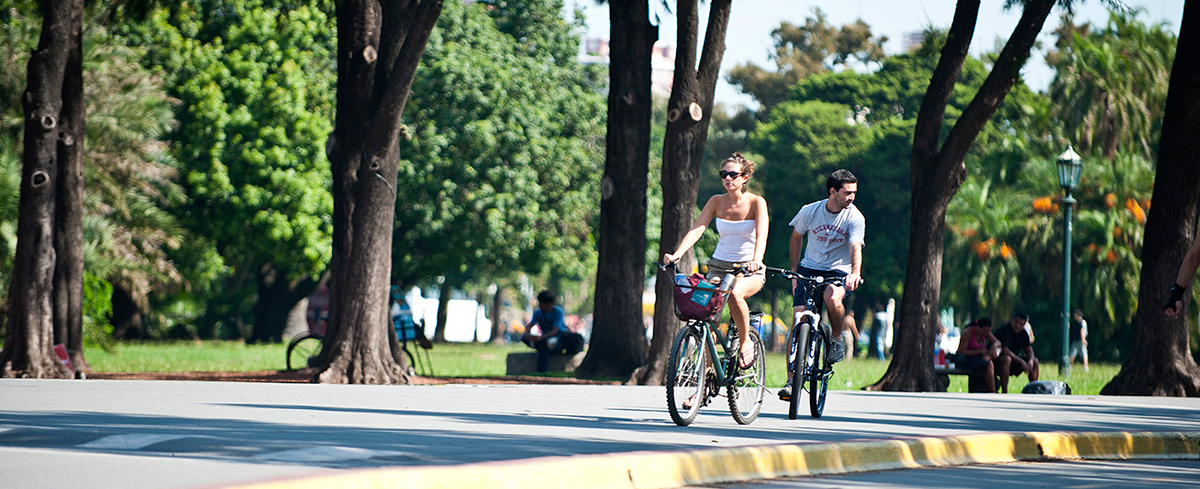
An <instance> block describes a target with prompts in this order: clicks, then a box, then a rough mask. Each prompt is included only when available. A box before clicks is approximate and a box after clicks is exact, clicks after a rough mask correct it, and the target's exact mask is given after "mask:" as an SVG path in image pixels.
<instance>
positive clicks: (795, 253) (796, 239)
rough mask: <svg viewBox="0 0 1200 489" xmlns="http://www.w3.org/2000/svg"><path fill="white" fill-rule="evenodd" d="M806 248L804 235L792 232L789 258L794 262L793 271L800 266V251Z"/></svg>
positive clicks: (789, 243)
mask: <svg viewBox="0 0 1200 489" xmlns="http://www.w3.org/2000/svg"><path fill="white" fill-rule="evenodd" d="M803 247H804V235H803V234H800V233H798V232H796V230H795V229H793V230H792V239H791V240H790V241H788V258H790V259H791V261H792V270H795V269H796V266H797V265H799V264H800V250H801V249H802V248H803Z"/></svg>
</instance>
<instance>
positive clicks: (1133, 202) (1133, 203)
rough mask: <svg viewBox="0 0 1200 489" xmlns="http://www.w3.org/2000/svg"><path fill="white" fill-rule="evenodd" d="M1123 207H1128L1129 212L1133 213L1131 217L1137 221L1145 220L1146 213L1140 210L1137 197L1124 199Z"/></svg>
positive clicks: (1143, 221)
mask: <svg viewBox="0 0 1200 489" xmlns="http://www.w3.org/2000/svg"><path fill="white" fill-rule="evenodd" d="M1125 208H1126V209H1129V212H1132V213H1133V218H1134V219H1137V222H1139V223H1145V222H1146V213H1145V211H1143V210H1142V206H1141V205H1139V204H1138V201H1137V199H1134V198H1133V197H1130V198H1128V199H1125Z"/></svg>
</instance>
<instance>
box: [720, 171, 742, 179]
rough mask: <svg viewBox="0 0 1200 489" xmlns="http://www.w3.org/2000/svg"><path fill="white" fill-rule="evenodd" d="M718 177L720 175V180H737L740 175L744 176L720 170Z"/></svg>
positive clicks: (738, 172)
mask: <svg viewBox="0 0 1200 489" xmlns="http://www.w3.org/2000/svg"><path fill="white" fill-rule="evenodd" d="M720 175H721V178H737V177H740V176H742V175H745V174H744V173H742V172H740V171H725V170H721V173H720Z"/></svg>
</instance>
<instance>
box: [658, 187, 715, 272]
mask: <svg viewBox="0 0 1200 489" xmlns="http://www.w3.org/2000/svg"><path fill="white" fill-rule="evenodd" d="M716 198H717V197H716V196H713V197H710V198H709V199H708V202H706V203H705V204H704V209H702V210H701V211H700V215H699V216H697V217H696V221H695V222H693V223H692V229H691V230H689V231H688V232H687V234H685V235H683V239H682V240H680V241H679V248H676V249H675V252H674V253H667V254H665V255H663V263H671V262H673V261H675V260H678V259H679V258H680V257H681V256H683V254H684V253H686V252H687V250H689V249H691V247H692V245H694V244H696V242H697V241H700V236H703V235H704V230H705V229H706V228H708V223H709V222H711V221H712V218H713V215H714V214H716V208H717V205H716V202H714V200H715V199H716Z"/></svg>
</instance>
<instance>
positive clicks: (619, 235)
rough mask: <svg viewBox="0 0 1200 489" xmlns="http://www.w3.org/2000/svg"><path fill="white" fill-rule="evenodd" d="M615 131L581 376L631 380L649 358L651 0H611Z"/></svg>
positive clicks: (609, 142)
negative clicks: (645, 320) (645, 313)
mask: <svg viewBox="0 0 1200 489" xmlns="http://www.w3.org/2000/svg"><path fill="white" fill-rule="evenodd" d="M609 14H610V19H609V22H610V28H611V36H610V37H611V39H612V45H611V51H610V52H611V53H612V55H611V58H610V59H611V63H610V65H609V93H608V134H607V136H606V138H605V143H606V150H605V158H604V177H603V178H602V179H601V181H600V229H599V236H598V238H597V243H596V244H597V248H598V257H597V264H596V302H595V313H594V315H593V323H592V324H593V327H592V339H591V344H590V345H589V347H588V353H587V356H586V357H584V359H583V362H582V363H581V364H580V365H579V368H578V369H577V370H576V371H575V374H576V376H578V377H580V378H600V377H609V378H611V377H615V378H621V379H627V378H629V375H630V374H631V373H632V372H633V369H635V368H637V367H639V366H641V365H642V363H644V362H645V361H646V334H645V328H644V327H643V326H642V286H643V285H642V284H643V279H644V278H645V266H646V264H645V263H643V261H644V260H645V258H643V257H644V256H646V181H647V173H648V172H649V166H650V165H649V164H650V161H649V158H650V107H651V99H650V73H651V68H650V53H651V50H652V49H653V47H654V42H655V41H657V40H658V27H656V26H653V25H651V24H650V21H649V5H648V4H647V2H646V0H611V1H610V2H609Z"/></svg>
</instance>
